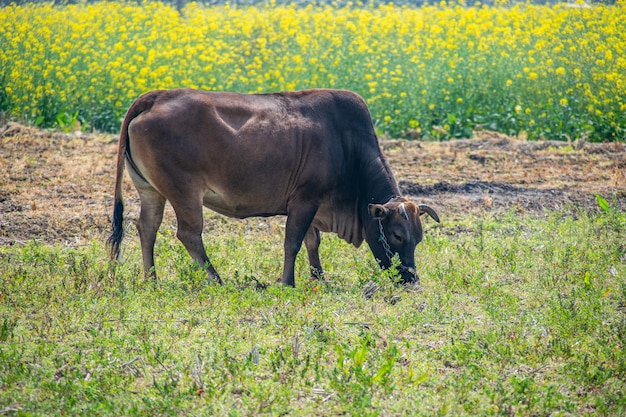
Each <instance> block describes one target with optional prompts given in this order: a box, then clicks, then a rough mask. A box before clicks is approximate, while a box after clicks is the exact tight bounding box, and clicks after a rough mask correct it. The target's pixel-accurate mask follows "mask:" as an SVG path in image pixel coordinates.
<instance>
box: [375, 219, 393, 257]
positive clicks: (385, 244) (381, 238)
mask: <svg viewBox="0 0 626 417" xmlns="http://www.w3.org/2000/svg"><path fill="white" fill-rule="evenodd" d="M378 229H379V230H380V236H379V237H378V241H379V242H380V243H382V245H383V249H384V250H385V254H386V255H387V258H389V262H392V259H393V252H391V248H390V247H389V242H387V237H385V231H384V230H383V223H382V222H381V221H380V219H378Z"/></svg>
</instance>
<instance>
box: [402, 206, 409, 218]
mask: <svg viewBox="0 0 626 417" xmlns="http://www.w3.org/2000/svg"><path fill="white" fill-rule="evenodd" d="M400 214H402V217H404V220H409V215H408V214H406V207H404V203H402V204H400Z"/></svg>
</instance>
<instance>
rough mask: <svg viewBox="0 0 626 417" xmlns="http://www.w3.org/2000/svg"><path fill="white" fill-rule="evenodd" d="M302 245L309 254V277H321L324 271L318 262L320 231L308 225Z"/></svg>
mask: <svg viewBox="0 0 626 417" xmlns="http://www.w3.org/2000/svg"><path fill="white" fill-rule="evenodd" d="M304 245H305V246H306V252H307V254H308V255H309V265H311V279H321V278H322V277H323V274H324V272H323V271H322V263H321V262H320V253H319V247H320V231H319V230H317V229H316V228H315V227H313V226H311V227H309V230H308V231H307V232H306V236H305V237H304Z"/></svg>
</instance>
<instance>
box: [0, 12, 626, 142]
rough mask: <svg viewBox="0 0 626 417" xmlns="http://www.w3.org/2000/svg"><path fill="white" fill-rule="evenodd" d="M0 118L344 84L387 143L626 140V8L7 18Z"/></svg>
mask: <svg viewBox="0 0 626 417" xmlns="http://www.w3.org/2000/svg"><path fill="white" fill-rule="evenodd" d="M0 21H2V22H3V24H2V25H0V44H1V45H2V48H0V111H2V112H5V113H6V114H7V115H9V116H10V117H12V118H16V119H19V120H25V121H27V122H29V123H34V124H37V125H39V126H60V127H63V128H65V129H68V130H69V129H72V128H73V126H74V125H75V124H76V122H77V121H78V122H80V123H81V124H82V128H83V130H87V131H89V130H91V129H94V128H95V129H98V130H101V131H102V130H104V131H109V132H112V131H117V130H118V129H119V125H120V119H121V118H122V116H123V115H124V113H125V111H126V109H127V108H128V106H129V105H130V104H131V102H132V101H133V100H134V99H135V98H136V97H137V96H139V95H140V94H141V93H144V92H146V91H148V90H152V89H160V88H175V87H195V88H202V89H206V90H228V91H238V92H246V93H247V92H270V91H277V90H293V89H304V88H313V87H323V88H326V87H330V88H343V89H350V90H353V91H356V92H358V93H359V94H361V95H362V96H363V97H364V98H365V99H366V101H367V102H368V105H369V106H370V108H371V110H372V113H373V116H374V119H375V123H376V126H377V128H378V130H379V131H380V132H388V133H389V134H390V135H391V136H393V137H398V136H399V135H407V136H410V137H423V138H427V139H441V138H444V139H445V138H454V137H469V136H470V135H471V133H472V130H473V129H475V128H476V127H477V126H481V127H483V128H487V129H490V130H494V131H498V132H501V133H505V134H508V135H522V136H525V137H528V138H531V139H539V138H547V139H559V140H566V139H571V140H575V139H579V138H583V139H586V140H591V141H605V140H609V141H614V140H624V138H625V137H626V132H625V130H624V126H626V116H625V115H626V101H625V99H624V97H626V83H625V81H624V76H623V75H624V74H625V73H626V59H625V58H624V50H626V6H624V3H623V2H621V1H620V2H618V3H617V4H616V5H613V6H604V5H599V4H594V5H593V7H588V8H587V7H582V8H576V7H567V6H565V5H560V6H554V7H552V6H533V5H526V4H518V5H515V6H503V7H487V6H481V5H476V6H473V7H462V6H454V5H446V4H445V3H442V4H441V5H438V6H435V7H430V6H429V7H424V8H410V7H394V6H391V5H389V6H380V7H345V8H336V7H332V6H319V7H318V6H308V7H297V6H269V5H268V6H263V7H229V6H215V7H204V6H201V5H198V4H195V3H190V4H189V5H187V6H186V7H185V9H183V11H182V14H179V13H178V12H177V11H176V10H175V9H174V8H172V7H170V6H166V5H163V4H161V3H158V2H147V3H144V4H142V5H140V6H138V5H136V4H134V3H124V2H95V3H90V4H77V5H68V6H63V7H57V6H53V5H51V4H44V5H32V4H30V5H26V6H9V7H4V8H1V9H0Z"/></svg>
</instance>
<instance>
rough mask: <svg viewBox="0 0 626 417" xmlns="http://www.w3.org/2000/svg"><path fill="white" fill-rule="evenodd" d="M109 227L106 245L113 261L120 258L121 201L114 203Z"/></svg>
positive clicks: (122, 212)
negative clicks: (109, 231)
mask: <svg viewBox="0 0 626 417" xmlns="http://www.w3.org/2000/svg"><path fill="white" fill-rule="evenodd" d="M111 225H112V230H111V236H109V239H108V240H107V244H108V245H109V248H110V250H111V259H113V260H115V259H118V258H119V256H120V246H121V244H122V239H123V238H124V203H123V202H122V201H121V200H118V201H116V202H115V207H114V208H113V221H112V222H111Z"/></svg>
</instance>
